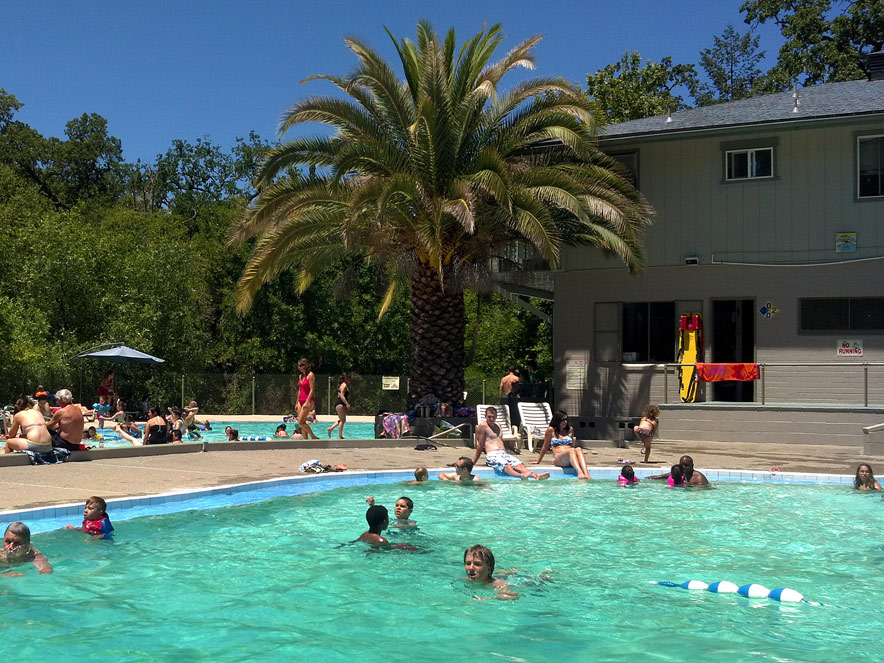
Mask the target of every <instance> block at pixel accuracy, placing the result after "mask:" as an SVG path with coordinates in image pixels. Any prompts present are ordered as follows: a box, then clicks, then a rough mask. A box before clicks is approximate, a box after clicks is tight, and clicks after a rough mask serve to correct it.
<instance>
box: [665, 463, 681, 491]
mask: <svg viewBox="0 0 884 663" xmlns="http://www.w3.org/2000/svg"><path fill="white" fill-rule="evenodd" d="M666 485H668V486H673V487H676V488H683V487H684V468H683V467H682V466H681V465H679V464H678V463H676V464H675V465H673V466H672V469H671V470H670V471H669V478H668V479H666Z"/></svg>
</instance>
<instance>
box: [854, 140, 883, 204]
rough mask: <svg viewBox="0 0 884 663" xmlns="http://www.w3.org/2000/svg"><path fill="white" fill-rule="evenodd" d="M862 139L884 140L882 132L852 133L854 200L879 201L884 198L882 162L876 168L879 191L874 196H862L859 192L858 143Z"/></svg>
mask: <svg viewBox="0 0 884 663" xmlns="http://www.w3.org/2000/svg"><path fill="white" fill-rule="evenodd" d="M864 140H881V141H884V133H875V134H861V133H856V134H854V142H853V157H854V164H855V169H854V178H855V188H854V190H853V193H854V200H857V201H864V200H874V201H880V200H881V199H882V198H884V182H882V181H881V180H884V177H882V175H884V163H881V164H879V170H878V173H879V175H878V178H879V185H880V189H881V193H879V194H877V195H874V196H863V195H862V194H861V192H860V180H861V178H860V172H859V145H860V143H861V142H862V141H864Z"/></svg>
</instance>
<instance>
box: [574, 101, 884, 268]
mask: <svg viewBox="0 0 884 663" xmlns="http://www.w3.org/2000/svg"><path fill="white" fill-rule="evenodd" d="M858 133H860V134H878V133H884V120H882V119H881V118H877V119H874V118H873V119H869V120H854V121H852V122H850V123H844V122H842V123H840V124H827V125H824V124H822V123H817V124H813V123H804V124H799V125H791V126H778V127H775V128H768V129H764V130H761V129H755V130H753V131H745V130H743V131H739V130H733V131H728V132H722V131H719V132H714V133H702V134H690V135H688V136H685V137H677V136H671V137H665V138H657V139H653V140H652V139H644V140H643V141H629V140H618V141H609V142H606V143H603V145H602V147H603V149H605V150H606V151H608V152H611V153H617V152H631V151H637V152H638V164H639V168H638V171H639V172H638V185H639V189H640V190H641V192H642V193H643V194H644V195H645V196H646V197H647V198H648V200H649V201H650V202H651V204H652V205H653V206H654V208H655V209H656V210H657V219H656V222H655V224H654V225H653V226H652V227H651V228H650V229H649V230H648V233H647V240H646V243H645V244H646V249H647V256H648V265H649V266H663V265H681V264H683V263H684V258H685V257H687V256H698V257H699V259H700V262H701V264H708V263H710V262H711V260H712V256H713V255H714V256H715V258H716V261H734V262H755V263H757V262H766V263H769V262H795V261H818V260H827V261H828V260H850V259H853V258H862V257H869V256H875V255H881V253H882V250H881V248H880V247H882V246H884V224H882V223H880V220H881V219H884V201H882V200H881V199H875V200H862V201H857V200H856V194H855V192H856V181H855V179H856V154H855V145H856V136H857V134H858ZM743 141H745V142H747V143H752V144H755V145H756V146H757V145H758V141H761V142H762V143H764V142H766V141H767V142H770V144H774V146H775V149H774V172H775V177H774V179H769V180H754V181H742V182H725V181H724V153H723V151H722V145H723V144H725V143H728V144H730V143H734V142H736V143H740V142H743ZM837 232H856V233H857V244H858V246H857V252H856V253H853V254H843V253H839V254H836V253H835V251H834V246H835V233H837ZM562 267H563V269H565V270H571V269H585V268H598V269H604V268H617V267H619V263H618V262H617V261H616V260H614V259H611V258H607V259H606V258H605V257H604V256H602V255H601V254H600V252H598V251H594V250H591V249H587V248H571V249H567V250H566V251H564V252H563V259H562Z"/></svg>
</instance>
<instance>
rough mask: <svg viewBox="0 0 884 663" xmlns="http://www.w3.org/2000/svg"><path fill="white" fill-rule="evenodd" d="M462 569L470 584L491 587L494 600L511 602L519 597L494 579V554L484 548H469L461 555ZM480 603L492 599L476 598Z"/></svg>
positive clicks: (501, 582) (503, 583)
mask: <svg viewBox="0 0 884 663" xmlns="http://www.w3.org/2000/svg"><path fill="white" fill-rule="evenodd" d="M463 569H464V571H465V572H466V574H467V580H469V581H470V582H479V583H483V584H486V585H491V586H492V587H493V588H494V589H495V590H496V591H497V594H496V596H494V598H497V599H501V600H503V601H512V600H514V599H517V598H519V595H518V594H517V593H516V592H514V591H511V590H510V588H509V585H507V584H506V583H505V582H504V581H503V580H500V579H499V578H495V577H494V575H493V574H494V553H492V552H491V551H490V550H489V549H488V548H486V547H485V546H470V547H469V548H467V549H466V550H465V551H464V553H463ZM475 598H477V599H479V600H480V601H482V600H485V599H488V598H492V597H488V596H476V597H475Z"/></svg>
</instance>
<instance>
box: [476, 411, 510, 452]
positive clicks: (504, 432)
mask: <svg viewBox="0 0 884 663" xmlns="http://www.w3.org/2000/svg"><path fill="white" fill-rule="evenodd" d="M489 407H493V408H496V409H497V420H496V422H495V423H497V425H498V426H500V437H501V439H502V440H503V444H504V446H506V447H507V448H508V449H510V450H511V451H512V452H513V453H519V449H520V443H521V438H520V437H519V435H518V434H517V433H516V432H515V431H514V430H513V427H512V425H511V424H510V408H509V406H507V405H488V404H485V405H483V404H481V403H480V404H479V405H477V406H476V418H477V419H478V422H477V423H480V424H482V423H485V410H487V409H488V408H489ZM475 446H476V440H475V438H473V447H474V448H475Z"/></svg>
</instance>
